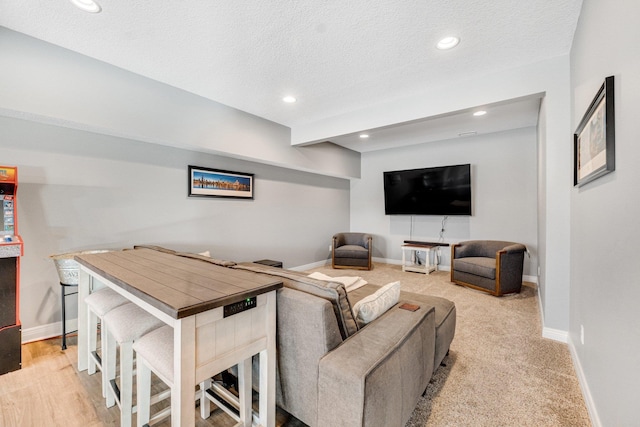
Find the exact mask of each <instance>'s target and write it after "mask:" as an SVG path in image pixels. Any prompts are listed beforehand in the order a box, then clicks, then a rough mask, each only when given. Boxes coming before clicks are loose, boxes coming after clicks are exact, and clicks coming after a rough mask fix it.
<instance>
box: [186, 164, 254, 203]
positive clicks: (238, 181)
mask: <svg viewBox="0 0 640 427" xmlns="http://www.w3.org/2000/svg"><path fill="white" fill-rule="evenodd" d="M253 190H254V188H253V174H250V173H242V172H232V171H225V170H219V169H209V168H203V167H199V166H191V165H189V197H232V198H236V199H253Z"/></svg>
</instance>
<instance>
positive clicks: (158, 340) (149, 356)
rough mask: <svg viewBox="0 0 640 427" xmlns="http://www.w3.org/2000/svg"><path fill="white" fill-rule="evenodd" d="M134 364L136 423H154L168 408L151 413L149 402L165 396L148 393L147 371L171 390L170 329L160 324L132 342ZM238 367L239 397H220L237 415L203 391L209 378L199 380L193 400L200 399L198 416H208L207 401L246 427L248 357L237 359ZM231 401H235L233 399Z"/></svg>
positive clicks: (248, 413)
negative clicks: (234, 407) (234, 409)
mask: <svg viewBox="0 0 640 427" xmlns="http://www.w3.org/2000/svg"><path fill="white" fill-rule="evenodd" d="M133 349H134V350H135V352H136V360H137V363H138V366H137V371H136V394H137V399H138V402H137V426H138V427H144V426H147V425H151V424H155V423H157V422H159V421H160V420H162V419H164V418H166V417H168V416H170V415H171V407H168V408H165V409H163V410H161V411H159V412H158V413H156V414H154V415H153V416H151V405H152V404H155V403H157V402H159V401H160V400H162V399H165V398H166V397H168V396H167V394H166V393H159V394H158V395H155V396H151V372H153V373H154V374H155V375H156V376H157V377H158V378H159V379H160V380H161V381H162V382H164V383H165V384H166V385H167V386H169V389H170V390H171V389H173V386H174V382H173V378H174V377H173V328H172V327H170V326H163V327H161V328H158V329H156V330H154V331H152V332H149V333H148V334H146V335H144V336H142V337H141V338H140V339H138V340H136V341H135V342H134V343H133ZM238 368H239V391H240V397H239V399H238V398H237V397H235V396H233V395H232V394H231V393H229V392H226V394H224V397H225V398H227V399H229V400H231V403H232V404H233V403H235V404H236V405H234V406H236V409H238V411H239V414H236V413H235V412H234V411H232V410H230V409H229V408H227V406H226V405H224V404H222V402H220V401H219V400H218V399H216V398H213V397H212V396H211V395H209V394H208V393H207V390H208V389H209V388H210V387H211V379H208V380H205V381H204V382H201V383H200V390H199V391H198V393H197V394H196V396H195V397H194V400H200V415H201V417H202V418H203V419H204V418H208V417H209V414H210V405H209V401H212V402H214V403H215V404H216V405H217V406H218V407H219V408H220V409H222V410H223V411H224V412H226V413H227V414H228V415H230V416H231V417H232V418H233V419H234V420H235V421H237V422H239V424H236V425H242V426H246V427H249V426H251V423H252V419H253V417H252V410H251V396H252V392H251V379H250V378H251V358H248V359H247V360H245V361H243V362H241V363H240V364H239V365H238ZM234 400H235V402H233V401H234Z"/></svg>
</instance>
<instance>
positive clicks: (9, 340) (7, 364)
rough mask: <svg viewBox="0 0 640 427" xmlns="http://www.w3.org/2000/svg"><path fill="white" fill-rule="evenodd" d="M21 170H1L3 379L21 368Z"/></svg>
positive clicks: (0, 358)
mask: <svg viewBox="0 0 640 427" xmlns="http://www.w3.org/2000/svg"><path fill="white" fill-rule="evenodd" d="M17 189H18V169H17V168H15V167H9V166H0V204H1V207H0V208H1V211H0V375H2V374H6V373H7V372H12V371H16V370H18V369H20V367H21V365H22V350H21V344H22V325H21V324H20V257H21V256H22V254H23V247H22V239H21V238H20V236H19V235H18V216H17V214H16V212H17V209H16V208H17V206H16V191H17Z"/></svg>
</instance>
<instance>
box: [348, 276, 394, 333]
mask: <svg viewBox="0 0 640 427" xmlns="http://www.w3.org/2000/svg"><path fill="white" fill-rule="evenodd" d="M398 299H400V282H392V283H388V284H386V285H384V286H383V287H381V288H380V289H378V290H377V291H376V292H375V293H373V294H371V295H369V296H367V297H364V298H362V299H361V300H360V301H358V302H357V303H355V304H354V306H353V315H354V316H355V318H356V321H357V322H358V326H363V325H366V324H367V323H369V322H371V321H373V320H375V319H377V318H378V317H380V316H381V315H383V314H384V313H385V312H386V311H387V310H389V309H390V308H391V307H393V306H394V305H396V304H397V303H398Z"/></svg>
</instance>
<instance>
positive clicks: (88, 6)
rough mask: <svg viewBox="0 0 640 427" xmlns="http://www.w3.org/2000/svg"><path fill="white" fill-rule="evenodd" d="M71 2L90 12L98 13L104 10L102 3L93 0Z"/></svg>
mask: <svg viewBox="0 0 640 427" xmlns="http://www.w3.org/2000/svg"><path fill="white" fill-rule="evenodd" d="M70 1H71V3H72V4H73V5H74V6H75V7H77V8H78V9H80V10H84V11H85V12H89V13H98V12H100V11H101V10H102V8H101V7H100V5H99V4H98V3H96V2H95V1H93V0H70Z"/></svg>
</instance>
